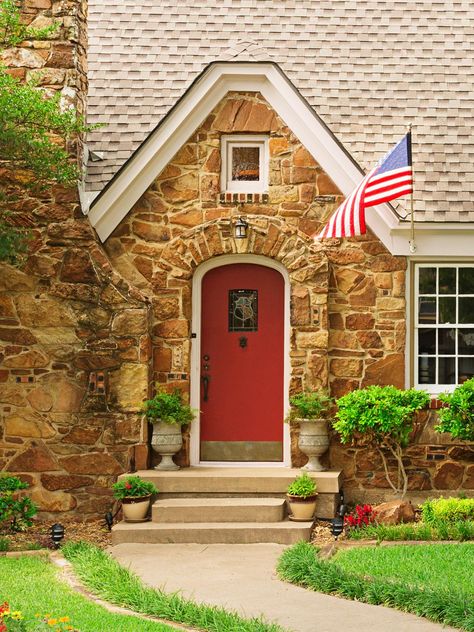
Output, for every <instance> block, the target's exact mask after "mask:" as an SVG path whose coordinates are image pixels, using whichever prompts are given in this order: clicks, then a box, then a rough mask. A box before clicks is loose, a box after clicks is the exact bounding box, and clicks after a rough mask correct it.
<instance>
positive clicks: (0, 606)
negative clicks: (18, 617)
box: [0, 601, 10, 632]
mask: <svg viewBox="0 0 474 632" xmlns="http://www.w3.org/2000/svg"><path fill="white" fill-rule="evenodd" d="M7 610H10V606H9V605H8V602H7V601H4V602H3V603H2V604H0V617H1V616H2V615H3V613H4V612H6V611H7ZM5 629H6V628H5ZM0 632H2V630H0Z"/></svg>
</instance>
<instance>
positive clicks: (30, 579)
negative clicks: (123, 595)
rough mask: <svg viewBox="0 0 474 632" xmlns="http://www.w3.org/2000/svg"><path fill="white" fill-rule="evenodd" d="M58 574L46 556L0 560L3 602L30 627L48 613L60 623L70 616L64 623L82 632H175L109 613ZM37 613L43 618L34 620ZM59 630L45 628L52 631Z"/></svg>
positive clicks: (167, 628)
mask: <svg viewBox="0 0 474 632" xmlns="http://www.w3.org/2000/svg"><path fill="white" fill-rule="evenodd" d="M59 573H60V569H59V568H58V567H57V566H55V565H53V564H51V562H50V561H49V560H48V558H46V557H43V556H42V557H38V556H34V557H31V556H28V557H26V556H24V557H21V558H7V557H1V558H0V578H1V579H0V601H3V600H8V601H9V603H10V605H11V606H12V609H13V608H15V609H18V610H21V613H22V615H23V616H24V617H25V619H24V621H25V622H28V624H30V622H32V621H34V620H36V621H37V620H38V619H41V618H43V617H44V616H45V613H49V615H50V617H49V618H48V620H51V618H53V619H57V620H58V623H63V622H60V621H59V619H60V618H62V617H64V616H67V617H69V618H70V623H69V622H67V623H66V622H64V623H65V625H71V626H73V628H74V629H76V628H77V629H79V630H80V631H81V632H176V630H175V628H174V627H171V626H170V625H166V624H164V623H161V622H159V621H151V620H146V619H142V618H141V617H137V616H133V615H123V614H118V613H115V612H109V611H107V610H106V609H105V608H104V607H103V606H102V605H99V604H98V603H95V602H94V601H93V600H91V599H90V598H89V597H85V596H84V595H82V594H80V593H79V592H77V591H76V590H73V589H71V587H70V586H69V585H67V584H66V583H65V582H63V581H60V575H59ZM37 613H40V614H41V615H43V616H42V617H35V615H36V614H37ZM9 623H10V622H9ZM39 624H40V622H38V626H39ZM33 625H34V624H33ZM58 627H59V626H58V625H56V626H48V625H46V629H47V630H49V631H50V632H54V631H55V630H56V629H57V628H58ZM7 629H8V630H10V628H9V627H8V628H7ZM37 629H39V630H43V629H45V628H43V627H38V628H35V627H33V626H31V627H30V625H28V627H27V630H28V632H31V631H32V630H35V631H36V630H37Z"/></svg>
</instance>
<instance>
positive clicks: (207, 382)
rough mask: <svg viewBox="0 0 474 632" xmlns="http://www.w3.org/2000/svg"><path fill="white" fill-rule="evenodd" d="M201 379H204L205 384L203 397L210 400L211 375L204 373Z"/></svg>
mask: <svg viewBox="0 0 474 632" xmlns="http://www.w3.org/2000/svg"><path fill="white" fill-rule="evenodd" d="M201 379H202V383H203V386H204V397H203V399H204V401H205V402H207V400H208V389H209V380H210V379H211V378H210V377H209V375H203V376H202V378H201Z"/></svg>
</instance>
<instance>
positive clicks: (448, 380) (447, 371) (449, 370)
mask: <svg viewBox="0 0 474 632" xmlns="http://www.w3.org/2000/svg"><path fill="white" fill-rule="evenodd" d="M455 383H456V375H455V372H454V358H438V384H455Z"/></svg>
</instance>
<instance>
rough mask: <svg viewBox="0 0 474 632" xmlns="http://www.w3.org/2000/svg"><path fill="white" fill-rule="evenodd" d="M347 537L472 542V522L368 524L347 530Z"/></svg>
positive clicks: (473, 538) (439, 521) (473, 529)
mask: <svg viewBox="0 0 474 632" xmlns="http://www.w3.org/2000/svg"><path fill="white" fill-rule="evenodd" d="M347 537H348V538H350V539H351V540H378V541H379V542H382V541H383V540H387V541H397V540H398V541H400V540H419V541H437V540H459V541H461V542H464V541H465V540H474V521H472V520H460V521H459V522H454V523H448V522H445V521H442V520H438V521H437V522H436V524H426V523H425V522H415V523H412V524H395V525H384V524H369V525H368V526H367V527H361V528H360V529H349V530H348V532H347Z"/></svg>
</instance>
